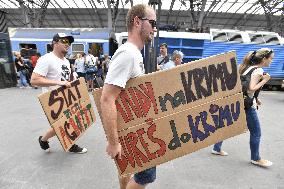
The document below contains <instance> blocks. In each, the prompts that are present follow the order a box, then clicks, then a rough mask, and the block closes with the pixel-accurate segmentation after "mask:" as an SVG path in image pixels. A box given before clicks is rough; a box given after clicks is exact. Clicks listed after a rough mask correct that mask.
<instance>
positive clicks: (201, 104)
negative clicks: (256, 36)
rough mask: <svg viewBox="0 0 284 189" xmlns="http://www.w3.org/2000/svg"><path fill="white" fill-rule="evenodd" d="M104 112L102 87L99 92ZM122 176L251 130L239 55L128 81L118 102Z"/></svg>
mask: <svg viewBox="0 0 284 189" xmlns="http://www.w3.org/2000/svg"><path fill="white" fill-rule="evenodd" d="M93 96H94V99H95V103H96V105H97V108H98V111H99V114H101V110H100V100H99V99H100V96H101V89H100V90H96V91H94V93H93ZM116 107H117V110H118V130H119V139H120V143H121V145H122V147H123V158H122V160H116V164H117V167H118V169H119V172H120V173H121V174H130V173H134V172H137V171H142V170H145V169H147V168H150V167H153V166H155V165H158V164H161V163H163V162H167V161H169V160H172V159H175V158H177V157H180V156H183V155H185V154H188V153H191V152H194V151H196V150H198V149H201V148H204V147H206V146H209V145H212V144H214V143H216V142H218V141H221V140H224V139H226V138H229V137H232V136H235V135H237V134H241V133H243V132H245V131H246V119H245V112H244V109H243V98H242V93H241V85H240V79H239V74H238V69H237V63H236V54H235V52H228V53H224V54H219V55H216V56H212V57H209V58H205V59H201V60H197V61H194V62H190V63H187V64H183V65H181V66H178V67H175V68H173V69H170V70H166V71H159V72H155V73H151V74H147V75H144V76H141V77H138V78H135V79H131V80H129V81H128V82H127V86H126V88H125V90H123V91H122V92H121V93H120V95H119V98H118V99H117V101H116Z"/></svg>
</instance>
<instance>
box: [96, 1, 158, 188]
mask: <svg viewBox="0 0 284 189" xmlns="http://www.w3.org/2000/svg"><path fill="white" fill-rule="evenodd" d="M126 25H127V30H128V40H127V42H126V43H124V44H123V45H121V46H120V47H119V48H118V49H117V51H116V52H115V54H114V55H113V57H112V59H111V62H110V65H109V70H108V73H107V75H106V79H105V85H104V87H103V91H102V96H101V100H100V101H101V109H102V120H103V124H104V126H105V132H106V135H107V140H108V143H107V146H106V152H107V154H108V155H109V156H110V157H111V158H113V159H114V158H121V145H120V143H119V139H118V131H117V109H116V105H115V101H116V99H117V98H118V96H119V93H120V92H121V90H123V89H124V88H125V86H126V83H127V81H128V80H129V79H130V78H135V77H138V76H141V75H142V74H144V65H143V57H142V54H141V50H142V48H143V46H144V44H145V43H147V42H150V41H151V40H152V39H153V37H154V32H155V31H156V14H155V11H154V10H153V9H152V8H151V7H149V6H146V5H143V4H139V5H135V6H133V7H132V8H131V9H130V10H129V11H128V13H127V17H126ZM155 179H156V167H153V168H150V169H147V170H145V171H142V172H139V173H136V174H135V175H134V177H133V178H132V179H130V180H129V178H128V177H124V178H120V187H121V188H127V189H143V188H145V187H146V185H147V184H148V183H151V182H154V180H155Z"/></svg>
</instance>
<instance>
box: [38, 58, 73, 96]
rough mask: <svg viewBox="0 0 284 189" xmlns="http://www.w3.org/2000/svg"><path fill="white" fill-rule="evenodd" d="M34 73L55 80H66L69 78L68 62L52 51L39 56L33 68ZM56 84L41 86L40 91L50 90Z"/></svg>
mask: <svg viewBox="0 0 284 189" xmlns="http://www.w3.org/2000/svg"><path fill="white" fill-rule="evenodd" d="M33 72H35V73H37V74H39V75H41V76H44V77H46V78H47V79H51V80H56V81H64V80H66V81H68V80H69V79H70V73H71V69H70V62H69V61H68V60H67V59H66V58H63V59H61V58H59V57H57V56H56V55H55V54H54V53H53V52H50V53H47V54H45V55H44V56H42V57H40V58H39V59H38V61H37V64H36V67H35V69H34V71H33ZM56 87H57V86H51V87H42V91H43V92H46V91H48V90H52V89H54V88H56Z"/></svg>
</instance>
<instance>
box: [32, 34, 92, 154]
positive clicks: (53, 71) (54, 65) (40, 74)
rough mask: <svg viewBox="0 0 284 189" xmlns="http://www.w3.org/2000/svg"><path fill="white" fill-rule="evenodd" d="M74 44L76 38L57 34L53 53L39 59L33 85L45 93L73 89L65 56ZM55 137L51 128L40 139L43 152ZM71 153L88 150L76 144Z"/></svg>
mask: <svg viewBox="0 0 284 189" xmlns="http://www.w3.org/2000/svg"><path fill="white" fill-rule="evenodd" d="M72 42H74V38H73V37H72V36H68V35H66V34H65V33H57V34H55V35H54V36H53V40H52V46H53V51H52V52H50V53H48V54H45V55H44V56H42V57H40V58H39V59H38V61H37V64H36V67H35V68H34V71H33V74H32V77H31V84H32V85H34V86H41V87H42V91H43V92H47V91H48V90H51V89H55V88H56V87H58V86H66V87H71V83H70V74H71V69H70V62H69V61H68V60H67V59H66V58H65V55H66V54H67V52H68V49H69V47H70V44H71V43H72ZM54 136H55V131H54V129H53V128H49V129H48V130H47V132H46V133H45V134H44V135H43V136H40V137H39V140H38V141H39V144H40V147H41V148H42V149H43V150H49V144H48V139H50V138H51V137H54ZM69 152H73V153H86V152H87V149H86V148H81V147H79V146H78V145H76V144H74V145H73V146H72V147H71V148H70V149H69Z"/></svg>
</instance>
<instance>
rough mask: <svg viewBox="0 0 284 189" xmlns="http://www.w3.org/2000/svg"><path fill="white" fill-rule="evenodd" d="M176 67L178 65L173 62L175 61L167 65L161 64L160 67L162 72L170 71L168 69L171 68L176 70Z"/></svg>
mask: <svg viewBox="0 0 284 189" xmlns="http://www.w3.org/2000/svg"><path fill="white" fill-rule="evenodd" d="M174 67H176V64H175V63H174V62H173V61H171V60H170V61H168V62H167V63H165V64H161V65H160V69H161V70H168V69H171V68H174Z"/></svg>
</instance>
